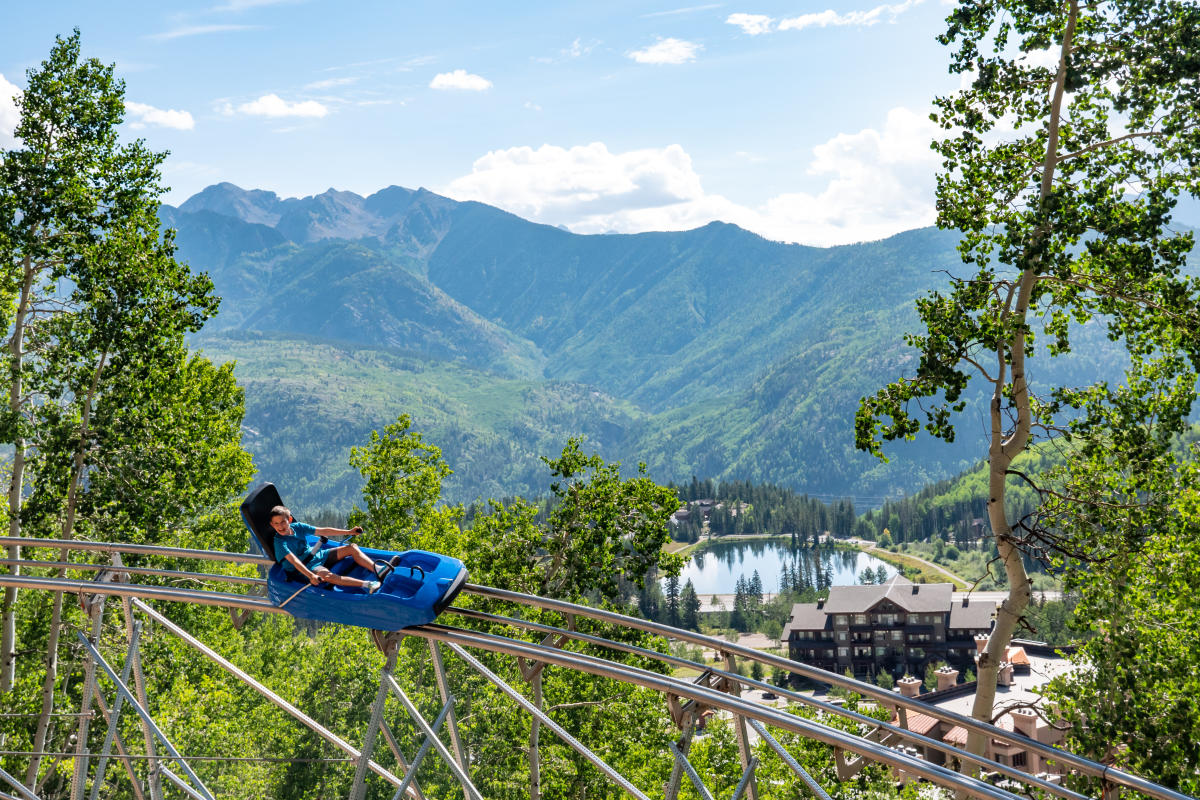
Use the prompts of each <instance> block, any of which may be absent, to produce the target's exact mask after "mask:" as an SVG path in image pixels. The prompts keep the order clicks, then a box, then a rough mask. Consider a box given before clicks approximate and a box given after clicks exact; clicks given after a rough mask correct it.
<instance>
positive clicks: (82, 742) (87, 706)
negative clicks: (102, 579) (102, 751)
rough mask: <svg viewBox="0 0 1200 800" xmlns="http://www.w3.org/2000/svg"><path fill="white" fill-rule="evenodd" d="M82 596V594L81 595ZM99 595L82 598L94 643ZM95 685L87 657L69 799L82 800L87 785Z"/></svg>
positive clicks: (97, 632) (101, 605) (97, 631)
mask: <svg viewBox="0 0 1200 800" xmlns="http://www.w3.org/2000/svg"><path fill="white" fill-rule="evenodd" d="M81 598H82V596H81ZM106 599H107V598H105V597H104V596H103V595H101V596H100V597H99V598H98V599H92V598H89V600H91V602H90V603H89V600H84V603H85V604H88V605H89V606H90V610H91V616H92V635H91V642H92V644H93V645H95V644H96V643H97V642H99V641H100V628H101V626H102V625H103V623H104V601H105V600H106ZM95 686H96V665H95V663H94V662H93V661H92V660H91V659H89V660H87V661H85V662H84V664H83V698H82V699H81V700H80V706H79V732H78V733H76V734H75V764H74V767H73V769H72V770H71V800H83V792H84V789H85V788H86V786H87V771H88V729H89V727H90V725H91V721H92V694H93V692H92V689H93V688H95Z"/></svg>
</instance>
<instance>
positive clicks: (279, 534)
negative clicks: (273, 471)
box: [271, 506, 380, 594]
mask: <svg viewBox="0 0 1200 800" xmlns="http://www.w3.org/2000/svg"><path fill="white" fill-rule="evenodd" d="M291 519H292V512H291V511H290V510H288V508H287V507H286V506H275V507H274V508H272V509H271V528H272V529H274V531H275V560H276V561H278V562H280V563H282V564H283V568H284V570H285V571H286V572H289V573H296V572H299V573H300V574H301V575H303V576H304V577H305V578H306V579H307V580H308V582H309V583H311V584H312V585H313V586H316V585H317V584H319V583H320V582H321V581H326V582H328V583H333V584H336V585H338V586H359V587H361V588H363V589H366V590H367V594H374V593H375V592H377V591H379V587H380V581H379V580H373V581H364V580H359V579H358V578H350V577H348V576H345V575H338V574H336V573H334V572H331V571H330V570H329V568H328V567H327V566H325V565H326V564H335V563H337V562H338V561H339V560H341V559H343V558H347V557H349V558H353V559H354V562H355V563H356V564H358V565H359V566H362V567H366V568H367V569H368V570H370V571H371V572H374V573H376V577H377V578H378V572H376V570H375V562H373V561H372V560H371V559H370V557H368V556H367V554H366V553H364V552H363V551H362V550H360V549H359V548H358V545H355V544H344V545H342V546H340V547H329V548H326V549H324V550H322V549H321V545H320V544H316V545H313V546H312V547H309V546H308V542H307V540H305V538H304V537H305V536H306V535H312V536H357V535H358V534H360V533H362V528H360V527H355V528H353V529H351V530H343V529H341V528H314V527H313V526H312V525H307V524H305V523H303V522H291Z"/></svg>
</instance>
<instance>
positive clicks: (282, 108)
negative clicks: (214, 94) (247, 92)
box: [223, 94, 329, 117]
mask: <svg viewBox="0 0 1200 800" xmlns="http://www.w3.org/2000/svg"><path fill="white" fill-rule="evenodd" d="M234 110H235V109H233V108H232V106H230V104H228V103H226V104H225V106H224V108H223V113H226V114H231V113H233V111H234ZM236 110H237V111H239V112H241V113H242V114H250V115H251V116H256V117H323V116H325V115H326V114H328V113H329V109H328V108H326V107H325V106H323V105H321V104H320V103H318V102H317V101H316V100H304V101H302V102H295V103H289V102H287V101H286V100H284V99H283V98H281V97H280V96H279V95H277V94H264V95H263V96H262V97H260V98H258V99H257V100H252V101H250V102H249V103H242V104H241V105H240V106H238V107H237V109H236Z"/></svg>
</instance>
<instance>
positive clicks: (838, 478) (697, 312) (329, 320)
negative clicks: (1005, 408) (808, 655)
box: [162, 184, 1111, 504]
mask: <svg viewBox="0 0 1200 800" xmlns="http://www.w3.org/2000/svg"><path fill="white" fill-rule="evenodd" d="M162 216H163V222H164V224H165V225H170V226H173V227H175V228H177V229H178V242H179V246H180V255H181V257H182V258H183V259H185V260H187V261H188V262H189V263H190V264H191V265H192V267H193V268H194V269H198V270H206V271H208V272H209V273H210V274H211V276H212V278H213V280H214V282H215V283H216V287H217V292H218V294H220V295H221V296H222V297H223V303H222V307H221V311H220V314H219V315H218V317H217V319H216V320H215V321H214V322H213V323H210V325H209V327H208V328H206V329H205V332H204V333H203V334H202V335H201V336H200V337H199V338H198V339H197V343H198V345H199V346H201V347H204V348H205V349H206V350H207V351H208V352H209V353H210V354H211V355H214V356H217V357H221V358H226V357H236V358H238V360H239V374H240V375H241V376H242V379H243V382H244V384H245V385H246V387H247V390H248V396H247V411H248V417H247V425H248V426H250V427H251V428H252V429H253V430H254V431H255V432H256V434H257V435H256V437H255V438H254V439H253V441H252V442H251V448H252V450H253V451H254V452H255V453H256V455H257V462H258V464H259V466H260V469H262V470H263V477H264V478H270V479H273V480H276V481H279V482H286V481H300V480H301V476H302V475H303V476H304V477H303V480H304V481H306V486H307V487H308V488H306V490H305V494H304V502H306V503H312V504H325V503H343V502H346V501H347V500H348V499H349V498H350V497H351V496H352V494H353V491H352V487H351V486H350V485H349V484H347V483H346V482H345V480H342V478H337V477H336V476H342V477H343V478H344V477H345V474H346V468H345V454H346V450H347V448H348V447H349V446H350V445H351V444H355V443H358V442H360V441H362V440H363V439H364V438H365V437H366V435H367V433H368V432H369V431H370V430H371V429H373V428H379V427H382V426H383V425H385V424H387V423H388V422H390V421H392V420H393V419H394V418H395V416H396V415H397V414H398V413H400V412H405V411H406V412H408V413H410V414H411V415H412V417H413V421H414V425H415V427H416V428H417V429H419V430H425V431H427V432H429V438H430V440H431V441H432V442H433V443H435V444H439V445H441V446H443V447H445V448H446V449H447V453H448V456H449V458H448V460H449V461H450V464H451V466H452V467H454V468H455V469H456V470H457V472H458V473H459V474H458V475H457V476H456V479H455V482H454V484H453V485H452V487H451V489H452V493H453V494H454V495H455V496H457V497H459V498H461V499H470V498H473V497H475V496H476V495H478V494H480V493H490V494H497V493H499V494H504V493H517V492H523V491H530V490H531V489H532V488H533V487H537V486H543V485H545V480H544V474H543V473H544V468H543V467H542V466H541V465H540V463H539V462H538V461H537V458H536V457H537V456H538V455H542V454H551V453H554V452H556V450H557V446H559V445H561V442H562V441H565V439H566V437H567V436H569V435H572V434H577V433H587V434H589V437H590V438H591V440H592V441H591V444H592V446H593V447H596V448H597V449H598V450H600V451H601V452H602V453H603V454H604V455H605V456H606V457H608V458H615V459H622V460H625V461H627V462H631V463H632V462H636V461H646V462H647V463H648V464H649V465H650V467H651V470H652V472H653V473H654V474H655V475H656V476H657V477H659V478H660V479H663V480H668V479H675V480H685V479H688V478H690V476H691V475H693V474H695V475H700V476H703V477H716V478H726V479H733V478H736V479H749V480H756V481H771V482H775V483H779V484H781V485H786V486H791V487H794V488H796V489H798V490H801V491H805V492H809V493H812V494H820V495H855V496H859V497H860V498H864V499H866V501H867V503H868V504H869V503H870V500H871V498H873V497H877V496H882V495H885V494H889V493H895V492H898V491H910V490H913V489H915V488H917V487H919V486H920V485H923V484H924V483H926V482H928V481H930V480H936V479H938V478H942V477H945V476H946V475H948V474H952V473H954V472H957V471H959V470H960V469H962V468H964V467H965V466H967V464H969V463H970V462H971V461H972V460H974V459H975V458H977V457H978V449H977V447H976V446H975V444H976V443H975V442H974V440H973V438H972V437H971V436H969V435H968V436H965V437H963V441H960V443H958V444H957V445H955V446H947V445H941V444H931V443H921V444H917V445H907V446H903V447H898V448H896V449H895V453H896V455H897V459H896V462H894V463H893V464H891V465H889V466H887V467H884V466H883V465H880V464H879V463H878V462H876V461H874V460H873V459H870V458H868V457H866V456H863V455H861V454H858V453H856V452H855V451H854V449H853V440H852V438H853V437H852V424H853V415H854V409H855V407H856V404H857V402H858V400H859V398H860V397H861V396H862V395H864V394H866V393H868V392H870V391H873V390H874V389H875V388H876V387H877V386H879V385H881V384H882V383H884V382H886V380H888V379H890V378H892V377H894V376H895V375H896V374H898V373H899V372H900V371H902V370H903V368H904V366H905V364H906V362H907V360H908V359H910V358H911V355H910V354H909V352H908V350H907V349H906V348H905V346H904V344H903V340H902V337H901V335H900V334H901V333H902V332H903V331H905V330H907V329H909V328H911V326H912V324H913V319H914V314H913V311H912V308H913V299H914V298H915V297H916V296H918V295H919V294H921V293H922V292H923V291H925V290H926V289H929V288H932V287H935V286H938V285H941V284H943V283H944V280H945V273H946V271H951V270H954V269H956V267H957V265H958V256H957V253H956V252H955V242H956V236H955V235H954V234H953V233H947V232H941V231H936V230H933V229H925V230H918V231H911V232H908V233H904V234H901V235H898V236H894V237H892V238H890V239H886V240H884V241H880V242H872V243H865V244H858V245H850V246H843V247H833V248H812V247H803V246H798V245H785V244H780V243H777V242H771V241H768V240H766V239H763V238H762V237H759V236H757V235H755V234H752V233H749V232H747V231H744V230H742V229H740V228H737V227H735V226H733V225H728V224H723V223H712V224H709V225H706V226H704V227H702V228H698V229H696V230H692V231H682V232H669V233H644V234H635V235H616V234H610V235H594V236H582V235H577V234H572V233H569V232H567V231H563V230H560V229H557V228H553V227H550V226H546V225H538V224H534V223H530V222H528V221H526V220H523V219H521V218H519V217H516V216H514V215H512V214H509V213H506V212H504V211H500V210H499V209H496V208H493V207H490V206H487V205H483V204H481V203H473V202H467V203H459V202H455V201H453V200H449V199H447V198H444V197H440V196H438V195H436V194H434V193H432V192H429V191H426V190H424V189H419V190H415V191H413V190H409V189H404V188H401V187H390V188H388V189H384V190H382V191H380V192H377V193H376V194H373V195H371V196H370V197H366V198H363V197H359V196H358V195H354V194H352V193H349V192H336V191H333V190H330V191H329V192H326V193H324V194H322V195H317V196H315V197H306V198H293V199H287V200H281V199H279V198H278V197H276V196H275V195H274V194H273V193H271V192H263V191H257V190H256V191H245V190H242V189H240V188H238V187H236V186H233V185H231V184H219V185H217V186H212V187H209V188H208V189H206V190H204V191H203V192H201V193H200V194H198V195H196V196H195V197H193V198H191V199H189V200H188V201H187V202H185V203H183V204H182V205H181V206H180V207H179V208H178V209H173V208H164V210H163V215H162ZM1097 338H1102V337H1097ZM268 342H275V343H277V345H278V346H279V347H280V348H283V349H285V350H286V351H287V352H288V353H289V357H288V361H289V363H290V364H291V367H290V372H289V373H288V375H287V378H286V380H281V379H279V378H278V377H271V376H276V373H277V372H278V370H279V365H278V364H273V363H271V362H272V360H273V359H274V358H275V356H273V354H272V347H271V346H270V345H269V344H267V343H268ZM285 342H292V343H307V344H296V345H294V346H293V345H285V344H284V343H285ZM368 352H369V353H372V354H373V355H372V358H377V359H381V360H380V361H379V363H380V364H382V363H384V362H386V360H387V359H396V358H399V359H402V360H404V361H405V363H408V364H421V365H423V366H421V368H420V369H419V370H416V371H410V372H405V371H404V370H399V371H398V372H394V374H393V373H391V371H390V368H384V367H380V368H379V369H376V370H368V371H366V372H361V373H360V372H355V371H353V370H351V371H350V372H349V373H347V372H345V371H344V370H343V369H342V367H344V366H345V363H346V362H345V361H344V360H343V359H347V358H350V359H354V358H361V357H364V356H363V354H364V353H368ZM1109 353H1110V351H1109V350H1108V348H1107V347H1105V346H1102V349H1101V350H1100V351H1098V352H1094V353H1091V354H1090V355H1089V357H1088V360H1089V362H1090V363H1089V364H1088V366H1089V368H1092V367H1097V366H1098V367H1099V368H1101V369H1111V366H1109V365H1108V364H1107V362H1108V361H1109ZM1064 369H1069V367H1064ZM418 374H419V375H421V376H422V377H421V379H420V381H416V382H414V379H412V376H413V375H418ZM404 375H408V376H409V377H408V378H405V377H403V376H404ZM385 376H386V378H385ZM397 381H399V382H400V383H403V384H404V385H405V386H406V387H408V388H407V389H405V390H401V389H399V388H398V384H397ZM332 386H337V387H341V388H340V389H339V391H338V393H337V394H338V396H339V397H341V398H344V399H345V401H346V402H349V403H354V404H356V405H355V406H354V407H353V408H352V409H351V408H348V407H346V406H345V405H344V404H343V403H342V402H340V401H339V402H334V400H333V399H332V396H331V397H330V398H329V401H328V402H327V403H324V404H321V403H318V404H316V405H313V404H311V403H308V402H307V398H310V397H311V396H313V395H327V394H330V392H331V389H330V387H332ZM387 386H390V387H391V388H390V389H385V388H384V387H387ZM418 387H419V388H418ZM289 398H291V400H289ZM301 398H305V400H304V402H301ZM354 398H357V399H354ZM401 398H404V399H403V402H401ZM582 398H587V400H586V403H584V404H583V405H580V403H581V399H582ZM289 403H291V404H292V405H294V406H295V407H297V408H299V407H301V406H303V407H304V409H305V410H304V421H303V424H299V423H298V421H295V420H292V421H289V420H287V419H285V418H284V416H283V415H282V413H281V409H284V408H286V407H287V406H288V405H289ZM268 408H271V409H274V412H272V413H268V412H267V411H266V409H268ZM289 453H291V454H294V455H288V454H289ZM300 454H303V455H300ZM323 482H324V483H325V484H327V485H328V486H327V488H322V484H323Z"/></svg>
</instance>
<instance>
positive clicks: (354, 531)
mask: <svg viewBox="0 0 1200 800" xmlns="http://www.w3.org/2000/svg"><path fill="white" fill-rule="evenodd" d="M316 530H317V536H326V537H328V536H358V535H359V534H360V533H362V532H363V529H362V526H361V525H355V526H354V527H353V528H351V529H349V530H346V529H345V528H317V529H316Z"/></svg>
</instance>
